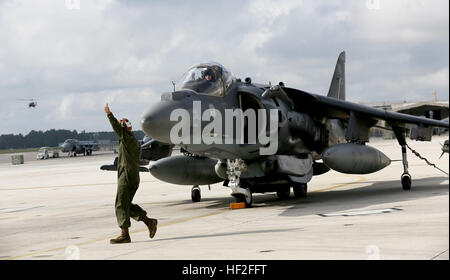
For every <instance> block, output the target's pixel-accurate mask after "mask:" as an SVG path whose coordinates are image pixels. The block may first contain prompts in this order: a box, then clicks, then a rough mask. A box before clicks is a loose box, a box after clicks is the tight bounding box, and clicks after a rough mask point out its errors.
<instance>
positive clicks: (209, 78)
mask: <svg viewBox="0 0 450 280" xmlns="http://www.w3.org/2000/svg"><path fill="white" fill-rule="evenodd" d="M203 77H204V78H205V80H207V81H209V82H214V80H215V78H214V72H213V71H212V70H211V69H209V68H208V69H206V70H205V71H203Z"/></svg>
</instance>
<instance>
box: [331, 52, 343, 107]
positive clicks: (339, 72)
mask: <svg viewBox="0 0 450 280" xmlns="http://www.w3.org/2000/svg"><path fill="white" fill-rule="evenodd" d="M328 97H333V98H336V99H341V100H345V52H341V54H340V55H339V58H338V60H337V63H336V68H335V69H334V75H333V78H332V79H331V85H330V90H329V91H328Z"/></svg>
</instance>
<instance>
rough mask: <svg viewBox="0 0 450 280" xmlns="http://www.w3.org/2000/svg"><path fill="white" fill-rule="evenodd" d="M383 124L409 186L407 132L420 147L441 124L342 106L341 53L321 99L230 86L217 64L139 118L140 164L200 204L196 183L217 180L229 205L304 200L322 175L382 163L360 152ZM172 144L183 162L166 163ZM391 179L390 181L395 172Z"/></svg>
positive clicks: (280, 88)
mask: <svg viewBox="0 0 450 280" xmlns="http://www.w3.org/2000/svg"><path fill="white" fill-rule="evenodd" d="M380 120H382V121H385V122H384V123H386V126H387V127H386V128H387V129H391V130H393V132H394V134H395V136H396V138H397V140H398V143H399V145H400V147H401V151H402V156H403V167H404V171H403V174H401V176H399V177H400V181H401V185H402V187H403V189H404V190H409V189H411V175H410V174H409V172H408V162H407V156H406V151H407V143H406V135H407V132H409V131H410V130H412V131H413V132H414V133H411V135H415V139H416V140H421V141H430V140H431V136H432V127H433V126H436V127H444V128H448V127H449V124H448V123H446V122H442V121H439V120H434V119H427V118H422V117H417V116H411V115H406V114H401V113H395V112H389V111H385V110H379V109H374V108H371V107H367V106H363V105H360V104H356V103H352V102H348V101H346V100H345V52H342V53H341V54H340V56H339V58H338V60H337V65H336V68H335V71H334V75H333V78H332V81H331V85H330V89H329V92H328V95H327V96H323V95H318V94H312V93H308V92H305V91H302V90H299V89H295V88H290V87H287V86H285V85H284V83H283V82H280V83H279V84H278V85H271V84H258V83H254V82H252V80H251V79H250V78H246V79H245V80H244V81H241V80H240V79H236V78H235V77H234V76H233V75H232V74H231V72H229V71H228V70H227V69H226V68H225V67H223V66H222V65H220V64H218V63H204V64H199V65H196V66H193V67H192V68H190V69H189V70H188V72H187V73H186V74H185V75H184V77H183V79H182V80H181V82H180V83H178V84H177V87H176V88H175V87H174V90H173V92H167V93H163V94H162V95H161V101H160V102H158V103H157V104H155V105H153V106H152V107H151V108H150V109H149V110H148V111H147V112H145V113H144V114H143V116H142V120H141V126H142V129H143V131H144V132H145V133H146V134H147V135H148V136H150V137H151V138H152V139H153V140H151V141H150V142H148V143H146V144H145V147H143V149H142V151H143V157H144V158H146V159H148V160H153V161H155V162H153V163H152V164H151V165H150V168H149V169H150V172H151V173H152V175H153V176H154V177H156V178H158V179H160V180H163V181H166V182H169V183H173V184H180V185H191V186H194V187H193V188H192V200H193V201H199V200H200V189H199V188H198V186H199V185H208V184H213V183H217V182H221V181H223V182H224V186H227V187H229V188H230V190H231V195H232V196H234V197H235V198H236V200H237V201H238V202H245V203H246V204H247V205H248V206H250V205H251V204H252V193H263V192H276V193H277V195H278V197H279V198H286V197H288V196H289V194H290V190H291V188H292V189H293V191H294V194H295V196H296V197H302V196H305V195H306V194H307V183H308V182H309V181H310V180H311V179H312V178H313V176H315V175H320V174H323V173H326V172H328V171H329V170H330V169H333V170H336V171H338V172H342V173H348V174H368V173H373V172H377V171H379V170H381V169H382V168H384V167H386V166H388V165H389V164H390V162H391V160H390V159H389V158H388V157H387V156H386V155H384V154H383V153H382V152H381V151H379V150H377V149H375V148H373V147H370V146H367V145H366V143H367V142H368V141H369V130H370V128H371V127H374V126H378V123H379V121H380ZM174 145H179V146H180V147H181V148H182V149H183V150H185V151H186V152H185V153H184V155H179V156H170V155H171V151H172V147H173V146H174ZM399 175H400V174H399Z"/></svg>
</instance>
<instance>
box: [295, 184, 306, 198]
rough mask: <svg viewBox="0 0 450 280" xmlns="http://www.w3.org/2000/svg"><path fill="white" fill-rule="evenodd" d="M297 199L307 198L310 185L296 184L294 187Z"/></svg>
mask: <svg viewBox="0 0 450 280" xmlns="http://www.w3.org/2000/svg"><path fill="white" fill-rule="evenodd" d="M292 190H293V191H294V196H295V197H305V196H306V195H307V193H308V184H306V183H294V185H293V186H292Z"/></svg>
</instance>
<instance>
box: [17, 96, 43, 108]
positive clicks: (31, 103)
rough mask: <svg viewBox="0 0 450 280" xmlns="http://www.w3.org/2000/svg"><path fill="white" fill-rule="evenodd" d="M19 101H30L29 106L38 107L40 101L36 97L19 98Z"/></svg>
mask: <svg viewBox="0 0 450 280" xmlns="http://www.w3.org/2000/svg"><path fill="white" fill-rule="evenodd" d="M17 100H19V101H28V108H35V107H37V105H38V103H37V101H36V99H33V98H31V99H17Z"/></svg>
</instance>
